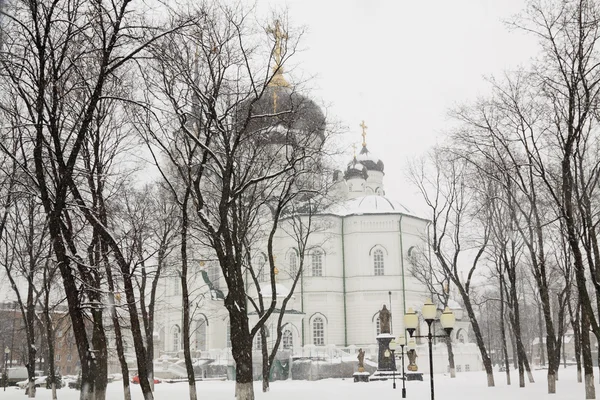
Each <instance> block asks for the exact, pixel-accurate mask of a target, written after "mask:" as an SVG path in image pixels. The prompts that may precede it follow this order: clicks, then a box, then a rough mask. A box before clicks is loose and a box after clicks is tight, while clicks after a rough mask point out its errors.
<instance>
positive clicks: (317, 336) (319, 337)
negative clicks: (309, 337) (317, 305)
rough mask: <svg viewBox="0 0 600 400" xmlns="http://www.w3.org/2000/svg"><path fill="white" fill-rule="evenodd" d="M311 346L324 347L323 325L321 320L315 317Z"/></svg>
mask: <svg viewBox="0 0 600 400" xmlns="http://www.w3.org/2000/svg"><path fill="white" fill-rule="evenodd" d="M312 325H313V329H312V331H313V344H314V345H315V346H325V324H324V323H323V318H321V317H316V318H315V319H314V320H313V324H312Z"/></svg>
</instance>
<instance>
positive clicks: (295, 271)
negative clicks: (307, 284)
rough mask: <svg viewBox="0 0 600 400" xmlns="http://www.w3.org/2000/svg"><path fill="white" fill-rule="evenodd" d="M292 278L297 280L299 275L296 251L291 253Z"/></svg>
mask: <svg viewBox="0 0 600 400" xmlns="http://www.w3.org/2000/svg"><path fill="white" fill-rule="evenodd" d="M289 261H290V276H291V278H292V279H294V278H296V275H297V274H298V256H297V255H296V252H295V251H292V252H291V253H290V259H289Z"/></svg>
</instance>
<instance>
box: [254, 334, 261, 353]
mask: <svg viewBox="0 0 600 400" xmlns="http://www.w3.org/2000/svg"><path fill="white" fill-rule="evenodd" d="M254 348H255V349H256V350H262V338H261V337H260V333H257V334H256V336H255V337H254Z"/></svg>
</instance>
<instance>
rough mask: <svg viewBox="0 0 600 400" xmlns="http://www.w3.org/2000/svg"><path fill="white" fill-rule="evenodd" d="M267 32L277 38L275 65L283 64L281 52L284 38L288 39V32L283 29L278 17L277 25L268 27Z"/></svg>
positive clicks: (274, 55)
mask: <svg viewBox="0 0 600 400" xmlns="http://www.w3.org/2000/svg"><path fill="white" fill-rule="evenodd" d="M267 33H270V34H272V35H273V37H274V38H275V48H274V49H273V57H274V58H275V67H276V68H277V67H279V66H281V54H282V53H283V45H282V39H287V38H288V36H287V33H285V32H284V31H283V30H281V23H280V22H279V20H278V19H276V20H275V27H273V28H271V27H268V28H267Z"/></svg>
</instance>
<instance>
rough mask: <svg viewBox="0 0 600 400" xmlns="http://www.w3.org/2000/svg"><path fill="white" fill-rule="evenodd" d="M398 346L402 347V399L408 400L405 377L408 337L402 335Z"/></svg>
mask: <svg viewBox="0 0 600 400" xmlns="http://www.w3.org/2000/svg"><path fill="white" fill-rule="evenodd" d="M398 344H399V345H400V351H401V356H402V398H403V399H405V398H406V375H404V346H405V345H406V337H405V336H404V335H400V337H399V338H398Z"/></svg>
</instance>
